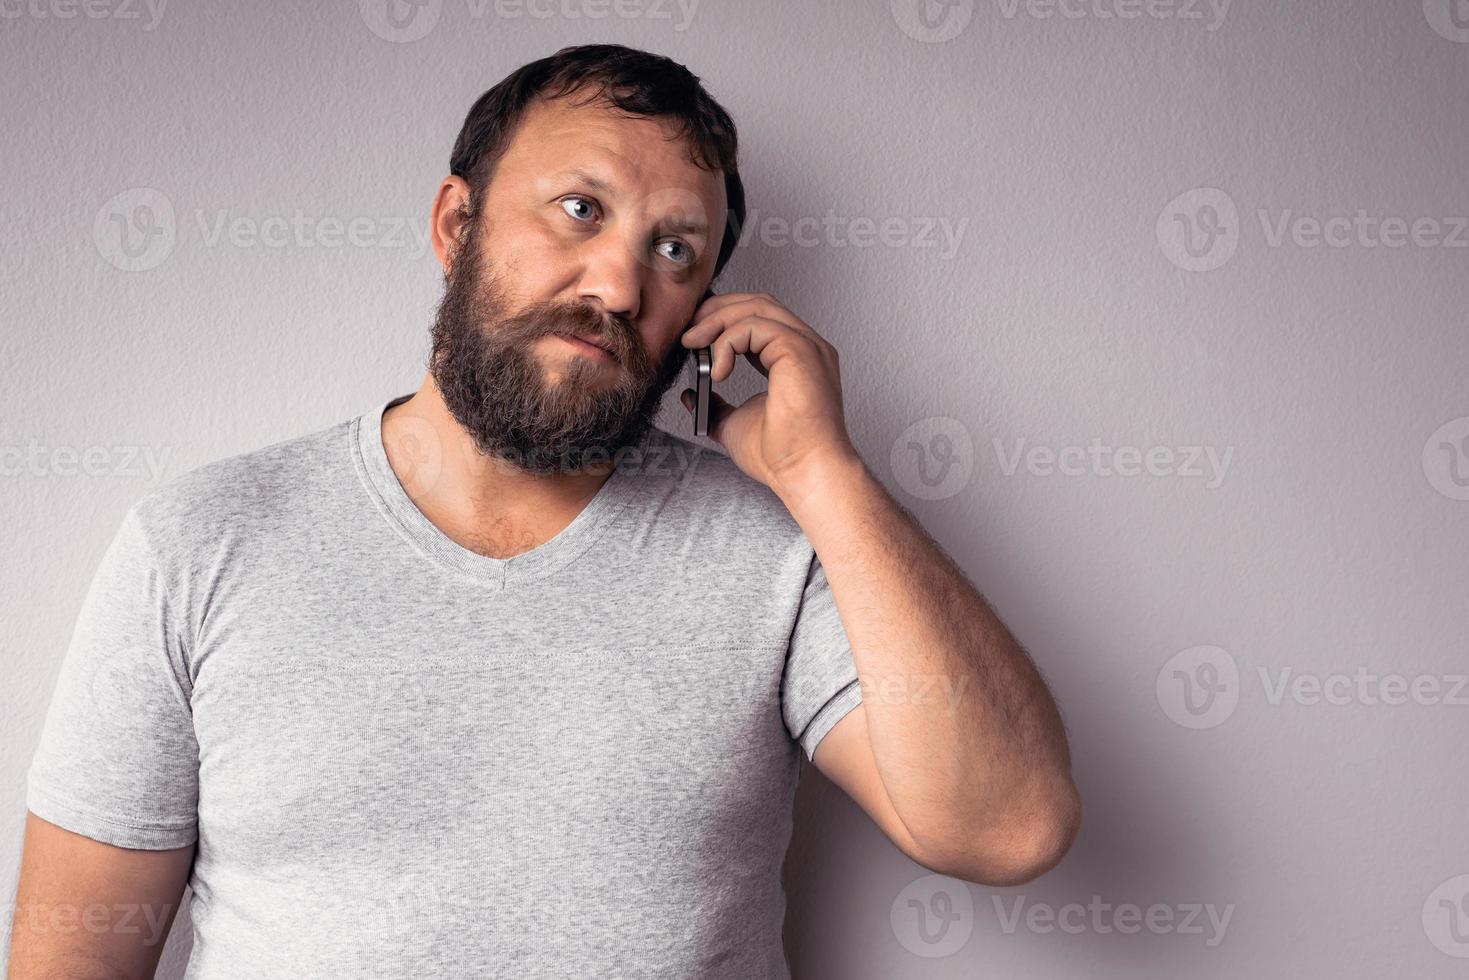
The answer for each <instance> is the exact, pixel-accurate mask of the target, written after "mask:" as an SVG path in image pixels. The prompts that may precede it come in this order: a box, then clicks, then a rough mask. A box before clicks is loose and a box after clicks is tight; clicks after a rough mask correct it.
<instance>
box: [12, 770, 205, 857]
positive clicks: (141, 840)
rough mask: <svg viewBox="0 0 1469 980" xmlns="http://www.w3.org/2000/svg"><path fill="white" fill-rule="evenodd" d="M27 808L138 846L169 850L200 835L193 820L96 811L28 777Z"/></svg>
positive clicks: (78, 830)
mask: <svg viewBox="0 0 1469 980" xmlns="http://www.w3.org/2000/svg"><path fill="white" fill-rule="evenodd" d="M26 809H27V810H30V811H31V812H32V813H34V814H35V815H36V816H38V817H40V818H41V819H42V820H45V821H46V822H47V823H53V824H55V825H56V826H58V827H60V828H62V829H63V830H69V831H71V832H72V833H74V834H81V835H82V836H83V837H90V838H91V839H92V840H95V841H100V842H101V843H103V844H112V845H114V846H117V847H128V848H133V849H135V850H148V851H166V850H172V849H174V848H177V847H187V846H188V845H189V844H192V843H194V842H195V841H196V840H198V838H199V834H198V828H197V824H196V822H195V821H194V820H183V821H161V822H154V823H137V822H133V821H128V820H121V819H118V818H116V817H113V816H108V815H104V814H100V813H96V812H94V811H92V810H90V809H88V808H87V807H84V806H78V805H77V804H75V803H73V802H71V801H70V800H68V799H66V798H65V797H63V796H60V795H57V794H55V793H53V792H51V791H49V790H47V789H45V788H43V787H42V786H41V785H40V784H39V783H37V781H36V780H35V779H30V780H28V781H27V785H26Z"/></svg>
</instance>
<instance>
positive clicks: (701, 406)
mask: <svg viewBox="0 0 1469 980" xmlns="http://www.w3.org/2000/svg"><path fill="white" fill-rule="evenodd" d="M713 295H714V290H712V289H706V290H704V295H703V296H702V297H700V298H699V306H703V305H704V301H705V300H707V299H708V298H709V297H710V296H713ZM695 309H698V307H695ZM693 325H694V322H693V321H692V320H690V321H689V326H690V327H691V326H693ZM684 329H685V330H687V329H688V327H685V328H684ZM689 361H690V363H691V364H692V365H693V367H694V381H693V389H694V435H696V436H707V435H708V434H709V408H710V404H711V403H712V402H713V400H714V399H713V397H712V396H713V392H714V349H713V348H712V347H695V348H693V349H692V350H690V351H689Z"/></svg>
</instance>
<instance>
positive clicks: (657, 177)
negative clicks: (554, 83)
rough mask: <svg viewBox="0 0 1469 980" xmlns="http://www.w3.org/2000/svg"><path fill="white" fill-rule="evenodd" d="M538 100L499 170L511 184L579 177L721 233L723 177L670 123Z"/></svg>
mask: <svg viewBox="0 0 1469 980" xmlns="http://www.w3.org/2000/svg"><path fill="white" fill-rule="evenodd" d="M573 102H578V103H581V102H584V96H582V95H580V94H577V93H574V94H573V97H572V98H570V99H567V98H562V99H549V100H548V99H535V100H533V101H532V102H531V104H530V105H529V106H527V107H526V111H525V113H524V114H523V115H522V116H521V120H520V125H519V126H518V127H517V128H516V130H515V134H514V137H513V138H512V139H511V142H510V146H509V147H508V148H507V149H506V151H505V154H504V156H503V157H501V159H500V163H499V165H498V166H497V167H496V178H495V181H492V183H491V186H492V187H493V185H494V184H495V183H498V182H499V178H500V176H501V175H504V176H506V177H510V178H511V179H512V180H516V181H521V180H528V181H538V182H539V181H546V180H551V179H554V178H555V177H556V175H558V174H564V173H566V172H569V171H577V172H580V173H581V174H585V175H587V176H590V177H593V178H596V179H600V180H601V181H602V182H604V183H605V184H606V185H607V186H606V187H605V188H603V190H604V192H605V193H607V194H608V195H609V198H611V199H614V200H616V199H625V201H624V203H631V202H633V201H641V202H643V204H644V206H645V207H647V208H648V209H649V210H652V211H657V212H666V211H669V210H678V209H687V208H689V207H691V206H697V207H699V208H700V209H701V210H703V211H704V213H705V215H706V216H707V218H708V220H709V221H710V223H711V225H712V226H713V227H712V229H711V230H712V231H713V232H714V233H716V234H717V233H718V231H719V229H720V228H721V227H722V226H723V219H724V212H725V208H726V206H727V202H726V200H725V193H724V174H723V173H722V172H720V171H710V170H705V169H703V168H702V167H700V166H699V165H698V164H696V163H694V161H693V160H691V159H689V147H688V144H687V142H686V141H685V140H684V139H683V138H682V137H680V136H679V135H678V134H677V130H676V127H675V124H674V123H673V122H671V121H670V120H665V119H654V118H648V117H644V116H631V115H628V114H626V113H623V112H621V111H620V110H618V109H617V108H616V107H614V106H611V105H608V104H606V103H604V102H602V101H600V100H598V101H594V102H590V103H586V104H573Z"/></svg>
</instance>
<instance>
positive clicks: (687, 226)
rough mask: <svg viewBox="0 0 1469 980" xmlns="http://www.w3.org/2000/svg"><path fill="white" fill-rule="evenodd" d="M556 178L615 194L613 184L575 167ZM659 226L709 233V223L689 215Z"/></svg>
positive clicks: (662, 220) (696, 232)
mask: <svg viewBox="0 0 1469 980" xmlns="http://www.w3.org/2000/svg"><path fill="white" fill-rule="evenodd" d="M555 176H557V177H569V178H571V179H572V180H579V181H581V182H582V183H583V184H585V185H586V186H587V187H590V188H591V189H592V190H594V191H599V192H601V193H603V194H610V193H612V192H613V187H612V185H611V184H609V183H607V181H605V180H603V179H602V178H601V177H598V176H597V175H596V174H591V173H587V172H586V171H585V170H579V169H577V168H574V167H573V168H572V169H570V170H563V171H561V172H560V173H558V174H556V175H555ZM658 226H659V227H660V228H666V229H667V230H669V231H682V232H687V233H689V234H701V235H707V234H708V233H709V225H708V223H707V222H705V221H704V219H703V218H700V217H697V216H694V217H690V216H687V215H670V216H669V217H667V218H663V219H660V220H659V222H658Z"/></svg>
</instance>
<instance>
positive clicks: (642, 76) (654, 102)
mask: <svg viewBox="0 0 1469 980" xmlns="http://www.w3.org/2000/svg"><path fill="white" fill-rule="evenodd" d="M583 85H587V86H590V87H591V95H590V98H589V99H588V100H587V101H594V100H596V99H599V98H600V99H602V100H604V101H606V102H609V103H610V104H612V105H614V106H616V107H617V108H618V109H620V110H622V111H623V112H628V113H632V114H634V115H639V116H651V117H662V118H667V119H671V120H672V121H673V122H674V123H676V124H677V126H678V136H679V137H681V138H682V139H684V140H685V141H686V142H687V143H688V146H689V159H690V160H692V161H693V162H694V163H695V164H696V165H697V166H700V167H702V168H703V169H705V170H715V169H717V170H721V171H723V172H724V191H725V197H726V199H727V205H728V209H729V216H728V219H727V221H726V222H725V227H724V240H723V241H722V242H720V245H719V257H718V258H717V259H716V260H715V263H714V275H715V276H716V277H717V276H718V275H719V272H720V270H721V269H723V268H724V264H725V263H726V262H728V261H729V256H730V253H731V252H733V251H734V246H735V243H736V242H738V241H739V235H740V227H741V226H742V225H743V224H744V222H745V187H744V184H742V183H741V182H740V173H739V167H738V164H737V157H738V155H739V138H738V136H737V134H736V133H735V125H734V120H732V119H731V118H730V116H729V113H727V112H725V111H724V108H723V107H722V106H721V105H720V104H719V103H718V102H715V101H714V99H713V97H711V96H710V95H709V93H708V92H706V91H705V90H704V87H703V86H702V85H700V84H699V78H698V76H697V75H695V74H693V73H692V72H690V71H689V70H688V69H687V68H685V67H684V66H683V65H680V64H679V63H678V62H676V61H673V60H671V59H669V58H665V57H663V56H662V55H656V54H650V53H649V52H647V51H639V50H637V49H635V48H628V47H624V46H622V45H620V44H583V45H580V46H577V47H569V48H562V49H561V50H560V51H557V52H556V53H555V54H553V55H550V56H549V57H546V58H541V59H540V60H539V61H532V62H531V63H530V64H528V65H523V66H522V67H520V68H517V69H516V70H515V71H513V72H511V73H510V74H509V75H507V76H505V78H504V79H502V80H501V81H500V82H499V84H497V85H496V86H495V87H494V88H492V89H490V90H489V91H488V92H486V93H484V94H483V95H481V96H480V97H479V98H478V99H476V100H475V103H474V105H473V106H472V107H471V108H470V110H469V115H468V116H466V117H465V119H464V127H463V128H462V129H460V131H459V138H458V139H456V140H455V141H454V152H453V153H452V154H451V155H450V157H449V172H450V173H451V174H453V175H455V176H456V177H460V178H462V179H463V180H464V181H465V182H467V183H468V184H469V187H470V195H471V199H473V200H477V199H478V198H479V197H480V195H481V193H482V192H483V189H484V188H485V187H486V186H487V185H488V184H489V182H490V178H491V177H492V176H493V174H494V170H495V165H496V164H497V163H498V162H499V160H500V158H501V157H502V156H503V155H504V154H505V150H506V149H507V148H508V147H509V146H510V138H511V136H512V135H513V133H514V130H515V127H516V124H517V123H518V122H519V121H520V117H521V115H522V114H523V113H524V111H525V108H526V106H528V105H529V104H530V102H531V100H532V99H534V98H536V97H537V96H540V97H542V98H560V97H562V96H565V95H568V94H569V93H571V92H573V91H575V90H577V89H579V88H580V87H581V86H583Z"/></svg>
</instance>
